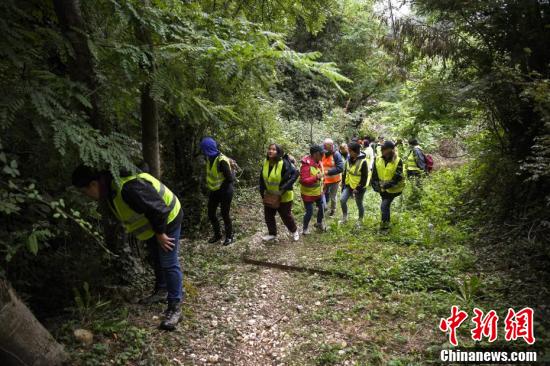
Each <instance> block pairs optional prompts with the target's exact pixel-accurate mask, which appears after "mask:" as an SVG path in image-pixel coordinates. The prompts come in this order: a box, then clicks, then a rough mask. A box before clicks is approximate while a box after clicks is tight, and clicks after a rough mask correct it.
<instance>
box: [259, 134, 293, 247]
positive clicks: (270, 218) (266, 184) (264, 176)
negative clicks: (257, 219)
mask: <svg viewBox="0 0 550 366" xmlns="http://www.w3.org/2000/svg"><path fill="white" fill-rule="evenodd" d="M298 175H299V172H298V170H297V169H296V167H295V166H294V164H293V163H292V161H291V160H290V158H289V156H288V155H286V154H285V153H284V151H283V148H282V147H281V146H279V145H278V144H270V145H269V147H268V148H267V156H266V158H265V160H264V164H263V167H262V170H261V172H260V195H261V196H262V198H263V197H264V194H265V193H266V192H269V193H271V194H276V195H279V196H281V201H280V204H279V207H278V208H273V207H268V206H266V205H264V217H265V223H266V225H267V230H268V235H266V236H264V237H262V239H263V240H264V241H271V240H275V239H276V238H277V222H276V221H275V215H276V214H277V212H278V213H279V216H281V220H283V223H284V224H285V226H286V227H287V229H288V231H290V233H291V234H292V238H293V239H294V241H298V240H299V239H300V233H299V232H298V227H297V226H296V221H295V220H294V216H292V202H293V200H294V192H293V190H292V187H293V186H294V183H295V182H296V180H297V179H298Z"/></svg>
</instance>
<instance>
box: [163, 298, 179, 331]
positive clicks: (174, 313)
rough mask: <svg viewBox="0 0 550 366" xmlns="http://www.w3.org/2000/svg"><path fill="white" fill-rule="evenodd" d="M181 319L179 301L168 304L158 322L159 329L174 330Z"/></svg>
mask: <svg viewBox="0 0 550 366" xmlns="http://www.w3.org/2000/svg"><path fill="white" fill-rule="evenodd" d="M180 320H181V304H180V303H179V302H176V303H171V304H168V308H166V311H165V312H164V318H163V319H162V322H161V323H160V329H163V330H170V331H171V330H174V329H176V325H178V323H179V322H180Z"/></svg>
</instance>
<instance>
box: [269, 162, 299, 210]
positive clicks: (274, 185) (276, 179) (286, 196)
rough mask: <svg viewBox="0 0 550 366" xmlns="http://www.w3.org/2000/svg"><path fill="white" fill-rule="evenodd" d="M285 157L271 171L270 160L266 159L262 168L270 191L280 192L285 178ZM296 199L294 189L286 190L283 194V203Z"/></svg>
mask: <svg viewBox="0 0 550 366" xmlns="http://www.w3.org/2000/svg"><path fill="white" fill-rule="evenodd" d="M283 165H284V162H283V159H281V160H279V161H278V162H277V164H275V165H274V166H273V167H272V168H271V172H270V171H269V160H267V159H265V161H264V167H263V169H262V177H263V179H264V183H265V187H266V189H267V191H268V192H272V193H280V191H279V187H280V185H281V180H282V179H283V175H282V172H283ZM293 199H294V192H293V191H292V190H290V191H286V192H284V193H283V194H282V195H281V203H285V202H290V201H292V200H293Z"/></svg>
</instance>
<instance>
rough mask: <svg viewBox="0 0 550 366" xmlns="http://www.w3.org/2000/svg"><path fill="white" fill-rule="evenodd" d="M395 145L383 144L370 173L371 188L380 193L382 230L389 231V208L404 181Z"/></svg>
mask: <svg viewBox="0 0 550 366" xmlns="http://www.w3.org/2000/svg"><path fill="white" fill-rule="evenodd" d="M394 147H395V145H394V144H393V142H391V141H386V142H384V145H383V146H382V155H381V156H378V157H377V158H376V162H375V164H374V169H373V171H372V179H371V184H372V188H373V189H374V190H375V191H376V192H378V193H380V196H381V197H382V203H381V205H380V211H381V213H382V223H381V225H380V228H381V229H382V230H387V229H389V225H390V207H391V203H392V201H393V200H394V199H395V197H397V196H399V195H400V194H401V193H402V192H403V188H404V187H405V180H404V178H403V162H402V161H401V158H399V157H397V156H396V155H395V152H394Z"/></svg>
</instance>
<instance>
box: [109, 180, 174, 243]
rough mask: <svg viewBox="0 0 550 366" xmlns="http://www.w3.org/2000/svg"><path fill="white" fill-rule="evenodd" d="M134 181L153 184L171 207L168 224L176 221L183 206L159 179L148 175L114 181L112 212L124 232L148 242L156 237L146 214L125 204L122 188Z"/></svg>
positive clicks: (112, 185) (112, 184)
mask: <svg viewBox="0 0 550 366" xmlns="http://www.w3.org/2000/svg"><path fill="white" fill-rule="evenodd" d="M134 179H143V180H146V181H147V182H149V183H151V184H152V185H153V187H154V188H155V189H156V190H157V192H158V194H159V196H160V197H162V200H163V201H164V203H165V204H166V206H168V207H170V209H171V210H170V214H169V215H168V221H167V224H169V223H171V222H172V221H174V219H175V218H176V217H177V216H178V214H179V212H180V210H181V204H180V201H179V200H178V197H176V195H175V194H174V193H172V191H170V190H169V189H168V188H167V187H166V186H165V185H164V184H162V183H161V182H160V181H159V180H158V179H157V178H155V177H153V176H152V175H151V174H148V173H139V174H136V175H131V176H128V177H122V178H120V179H119V180H118V181H117V182H115V181H114V180H113V182H112V183H111V189H112V190H113V192H115V197H114V198H113V204H112V205H110V206H111V210H112V211H113V213H114V214H115V216H116V217H117V218H118V219H119V220H120V221H121V222H122V225H123V226H124V230H125V231H126V232H127V233H129V234H133V235H135V236H136V237H137V238H138V239H139V240H147V239H150V238H152V237H153V235H155V232H154V231H153V228H152V227H151V223H150V222H149V220H147V218H146V217H145V215H144V214H140V213H137V212H135V211H134V210H132V209H131V208H130V206H128V205H127V204H126V202H124V200H123V199H122V188H123V187H124V185H125V184H126V183H128V182H130V181H132V180H134Z"/></svg>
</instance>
